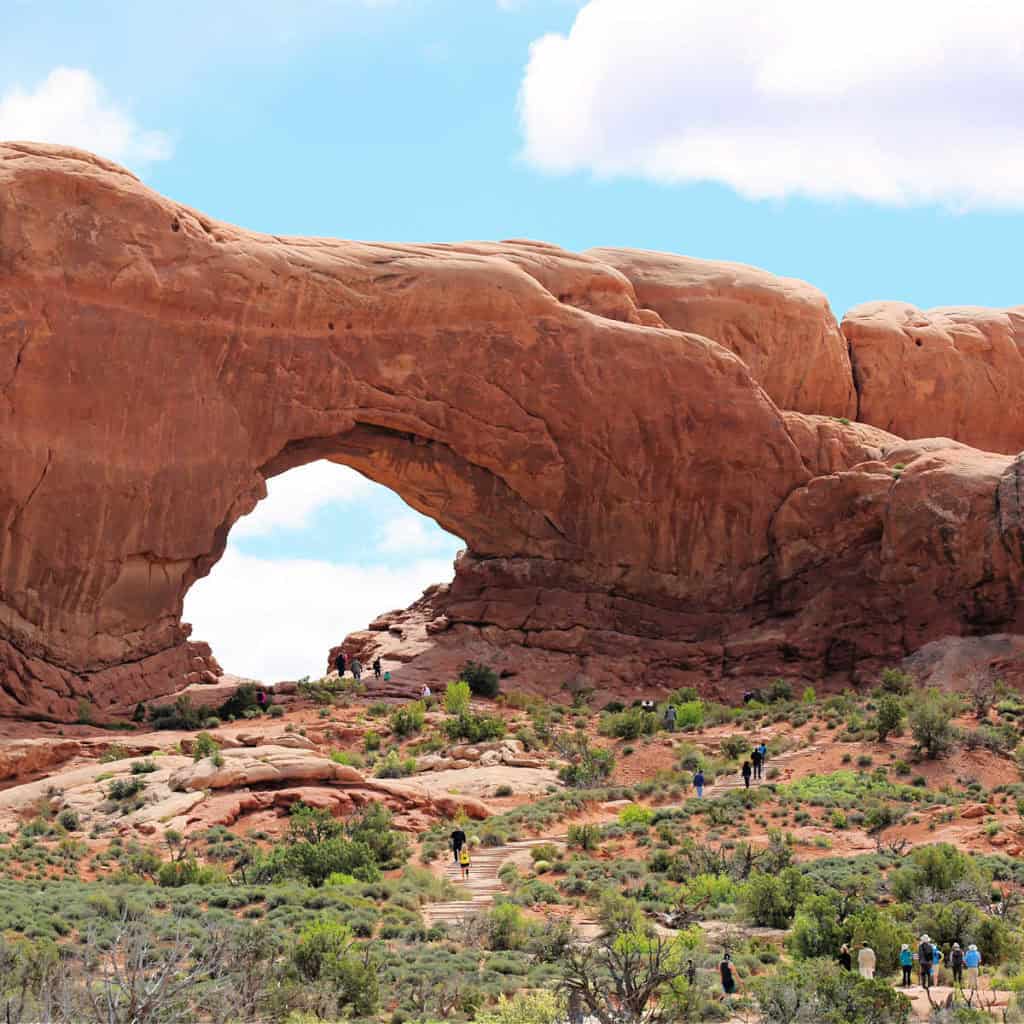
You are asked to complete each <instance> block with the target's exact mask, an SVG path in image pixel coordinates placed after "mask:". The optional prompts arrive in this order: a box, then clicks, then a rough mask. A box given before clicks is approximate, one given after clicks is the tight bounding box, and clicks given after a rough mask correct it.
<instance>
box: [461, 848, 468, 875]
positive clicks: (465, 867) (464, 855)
mask: <svg viewBox="0 0 1024 1024" xmlns="http://www.w3.org/2000/svg"><path fill="white" fill-rule="evenodd" d="M459 867H460V868H462V877H463V878H469V844H468V843H467V844H466V845H465V846H464V847H462V849H461V850H459Z"/></svg>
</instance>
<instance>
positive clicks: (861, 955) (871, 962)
mask: <svg viewBox="0 0 1024 1024" xmlns="http://www.w3.org/2000/svg"><path fill="white" fill-rule="evenodd" d="M877 964H878V961H877V959H876V957H875V951H874V950H873V949H872V948H871V947H870V946H869V945H868V944H867V943H866V942H862V943H861V944H860V949H859V950H858V951H857V970H858V971H859V972H860V976H861V977H862V978H867V979H868V980H869V981H870V980H871V979H872V978H873V977H874V976H875V967H876V966H877Z"/></svg>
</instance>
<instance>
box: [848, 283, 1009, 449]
mask: <svg viewBox="0 0 1024 1024" xmlns="http://www.w3.org/2000/svg"><path fill="white" fill-rule="evenodd" d="M842 331H843V334H844V335H845V336H846V338H847V340H848V341H849V343H850V355H851V358H852V360H853V366H854V372H855V374H856V379H857V390H858V393H859V397H860V411H859V414H858V418H859V419H861V420H863V421H864V422H865V423H874V424H875V425H876V426H879V427H883V428H884V429H886V430H891V431H892V432H893V433H895V434H899V435H900V436H901V437H952V438H955V439H956V440H957V441H962V442H963V443H964V444H969V445H973V446H974V447H975V448H982V449H984V450H986V451H992V452H1006V453H1011V454H1013V453H1016V452H1019V451H1021V450H1022V449H1024V403H1022V402H1021V400H1020V397H1021V395H1022V394H1024V306H1018V307H1017V308H1016V309H979V308H976V307H974V308H972V307H968V308H965V309H953V308H949V309H931V310H928V311H927V312H923V311H921V310H919V309H917V308H916V307H914V306H908V305H906V304H905V303H902V302H870V303H867V304H866V305H863V306H857V307H856V308H855V309H851V310H850V312H849V313H847V314H846V316H845V317H844V318H843V323H842Z"/></svg>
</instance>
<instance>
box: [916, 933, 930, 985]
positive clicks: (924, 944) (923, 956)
mask: <svg viewBox="0 0 1024 1024" xmlns="http://www.w3.org/2000/svg"><path fill="white" fill-rule="evenodd" d="M933 952H934V948H933V946H932V943H931V939H929V938H928V936H927V935H922V936H921V941H920V943H919V944H918V947H917V969H918V971H920V973H921V988H931V987H932V953H933Z"/></svg>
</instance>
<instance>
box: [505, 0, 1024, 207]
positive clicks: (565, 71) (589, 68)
mask: <svg viewBox="0 0 1024 1024" xmlns="http://www.w3.org/2000/svg"><path fill="white" fill-rule="evenodd" d="M520 107H521V116H522V122H523V130H524V134H525V155H526V156H527V158H528V159H529V160H530V161H532V162H533V163H535V164H536V165H538V166H540V167H542V168H545V169H548V170H552V171H558V172H568V171H574V170H581V169H589V170H592V171H594V172H596V173H598V174H601V175H635V176H641V177H645V178H649V179H654V180H657V181H663V182H695V181H718V182H723V183H725V184H727V185H729V186H731V187H732V188H734V189H735V190H737V191H738V192H740V193H741V194H743V195H745V196H749V197H756V198H764V197H778V196H785V195H788V194H793V193H800V194H804V195H810V196H815V197H845V196H852V197H858V198H862V199H866V200H869V201H875V202H882V203H920V202H925V203H932V202H941V203H946V204H950V205H953V206H957V207H971V206H975V207H977V206H1022V205H1024V4H1022V3H1020V0H983V2H982V3H979V4H966V3H963V0H900V2H899V3H892V2H891V0H862V2H860V3H856V4H838V3H822V2H821V0H778V2H776V3H765V2H764V0H758V2H756V3H755V2H753V0H718V2H717V3H713V4H712V3H708V2H707V0H590V2H589V3H587V4H586V5H585V6H584V7H583V9H582V10H581V11H580V12H579V14H578V15H577V17H576V20H575V22H574V24H573V27H572V29H571V31H570V32H569V34H568V35H567V36H562V35H557V34H554V35H547V36H544V37H543V38H541V39H539V40H537V41H536V42H535V43H534V44H533V46H532V48H531V52H530V59H529V63H528V66H527V69H526V72H525V76H524V79H523V83H522V90H521V96H520Z"/></svg>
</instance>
